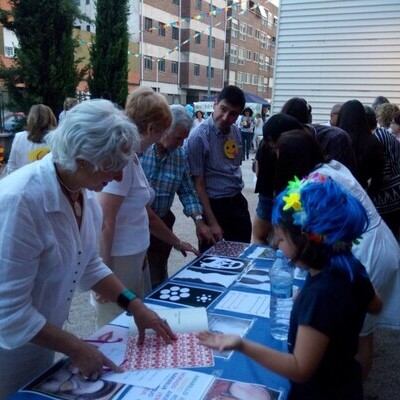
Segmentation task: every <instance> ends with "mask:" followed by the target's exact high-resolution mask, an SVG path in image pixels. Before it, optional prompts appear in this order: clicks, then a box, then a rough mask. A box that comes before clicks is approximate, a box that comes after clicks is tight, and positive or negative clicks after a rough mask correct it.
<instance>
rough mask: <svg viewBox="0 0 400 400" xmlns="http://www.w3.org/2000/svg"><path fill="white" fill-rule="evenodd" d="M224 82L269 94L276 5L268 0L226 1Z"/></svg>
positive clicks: (276, 19)
mask: <svg viewBox="0 0 400 400" xmlns="http://www.w3.org/2000/svg"><path fill="white" fill-rule="evenodd" d="M227 20H228V22H227V32H226V38H227V41H226V55H225V66H226V72H225V81H224V82H225V85H236V86H239V87H240V88H242V89H243V90H244V91H246V92H249V93H253V94H256V95H258V96H260V97H263V98H265V99H270V98H271V97H272V88H273V76H274V64H275V62H274V58H275V43H276V28H277V23H278V8H277V7H276V6H275V5H274V4H272V3H270V2H260V3H257V2H254V1H240V2H238V1H234V0H229V1H228V7H227Z"/></svg>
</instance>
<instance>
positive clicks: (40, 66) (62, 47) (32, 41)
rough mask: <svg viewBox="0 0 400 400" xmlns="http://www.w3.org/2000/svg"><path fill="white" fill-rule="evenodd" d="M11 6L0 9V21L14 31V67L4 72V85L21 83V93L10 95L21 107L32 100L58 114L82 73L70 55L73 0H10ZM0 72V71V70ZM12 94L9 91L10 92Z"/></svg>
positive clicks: (76, 14)
mask: <svg viewBox="0 0 400 400" xmlns="http://www.w3.org/2000/svg"><path fill="white" fill-rule="evenodd" d="M10 3H11V5H12V10H11V11H9V12H4V11H3V12H2V13H1V22H2V23H3V24H4V25H5V27H6V28H8V29H10V30H12V31H14V32H15V34H16V36H17V38H18V41H19V46H20V47H19V48H18V49H16V58H15V67H13V68H11V71H7V72H5V69H4V67H3V68H2V72H3V74H1V75H3V77H5V78H7V76H8V79H9V81H8V87H9V88H10V87H11V86H13V85H14V86H15V83H21V84H22V86H24V87H25V89H24V90H23V95H22V96H19V97H18V93H16V96H15V97H14V100H15V101H16V102H19V103H22V105H21V107H24V111H25V112H26V111H28V109H26V108H27V107H30V105H32V104H34V103H38V102H40V103H44V104H46V105H48V106H49V107H51V108H52V110H53V112H54V113H55V114H56V115H58V113H59V112H60V111H61V109H62V104H63V102H64V99H65V98H66V97H74V96H75V92H76V87H77V85H78V83H79V81H80V79H81V77H82V75H83V73H84V71H81V72H78V70H77V63H78V62H79V60H75V59H74V52H75V47H76V46H77V43H76V41H75V40H74V39H73V37H72V29H73V24H74V20H75V18H78V17H80V13H79V10H78V8H77V6H76V2H75V1H74V0H10ZM0 73H1V71H0ZM11 94H12V93H11Z"/></svg>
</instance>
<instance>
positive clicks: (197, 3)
mask: <svg viewBox="0 0 400 400" xmlns="http://www.w3.org/2000/svg"><path fill="white" fill-rule="evenodd" d="M201 3H202V0H197V1H196V10H199V11H201Z"/></svg>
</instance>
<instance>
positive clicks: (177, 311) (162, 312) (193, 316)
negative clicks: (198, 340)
mask: <svg viewBox="0 0 400 400" xmlns="http://www.w3.org/2000/svg"><path fill="white" fill-rule="evenodd" d="M155 312H156V313H157V314H158V315H159V316H160V317H161V318H162V319H165V320H167V322H168V324H169V326H170V327H171V329H172V330H173V331H174V332H176V333H192V332H200V331H204V330H207V329H208V319H207V311H206V309H205V307H192V308H165V309H158V310H155ZM146 333H147V332H146ZM129 334H130V335H137V334H138V330H137V327H136V325H135V324H134V323H133V319H131V321H130V326H129Z"/></svg>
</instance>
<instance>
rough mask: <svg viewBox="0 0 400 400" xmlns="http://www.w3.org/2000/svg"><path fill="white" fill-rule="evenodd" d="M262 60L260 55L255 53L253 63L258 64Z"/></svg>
mask: <svg viewBox="0 0 400 400" xmlns="http://www.w3.org/2000/svg"><path fill="white" fill-rule="evenodd" d="M259 60H260V55H259V54H258V53H256V52H254V53H253V61H255V62H257V63H258V61H259Z"/></svg>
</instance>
